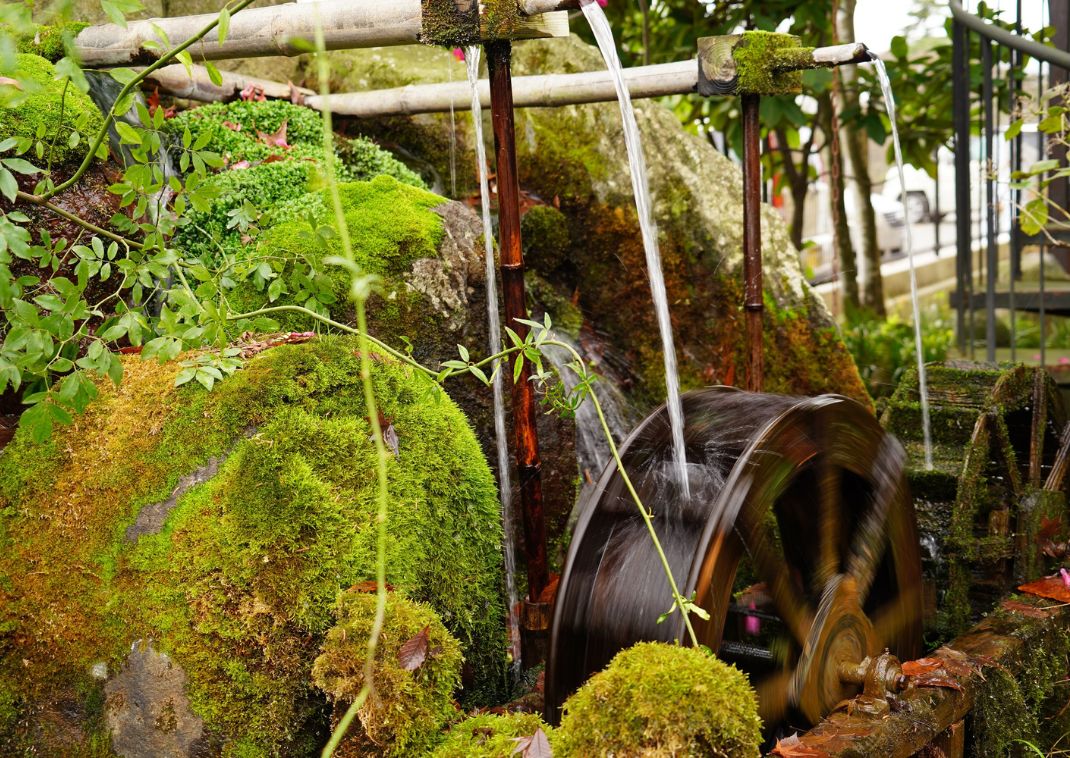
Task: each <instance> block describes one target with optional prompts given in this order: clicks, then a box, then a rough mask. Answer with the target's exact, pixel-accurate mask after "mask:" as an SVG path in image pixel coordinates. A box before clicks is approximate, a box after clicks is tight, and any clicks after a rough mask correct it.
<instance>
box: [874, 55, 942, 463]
mask: <svg viewBox="0 0 1070 758" xmlns="http://www.w3.org/2000/svg"><path fill="white" fill-rule="evenodd" d="M870 59H871V60H872V61H873V65H874V66H875V67H876V68H877V77H878V78H879V79H880V83H881V93H882V94H883V95H884V103H885V107H887V109H888V120H889V121H891V123H892V145H893V146H894V148H895V165H896V168H897V169H898V171H899V192H900V194H901V195H902V196H903V197H906V186H907V183H906V179H905V177H904V176H903V151H902V148H901V147H900V146H899V129H898V128H897V127H896V125H895V97H894V96H893V95H892V83H891V81H890V80H889V79H888V71H887V69H885V67H884V61H882V60H881V59H880V58H878V57H877V56H876V55H875V54H874V53H870ZM903 221H904V226H903V228H904V234H905V235H906V247H907V261H908V263H909V264H910V306H911V309H912V315H913V317H914V351H915V352H916V353H917V356H918V394H919V396H920V401H921V427H922V434H923V436H924V440H925V468H926V469H930V470H931V469H932V467H933V440H932V428H931V426H930V422H929V384H928V380H927V378H926V374H925V355H924V353H923V352H922V341H921V307H920V306H919V305H918V277H917V273H916V271H915V269H914V239H913V237H912V236H911V232H910V214H909V213H904V214H903Z"/></svg>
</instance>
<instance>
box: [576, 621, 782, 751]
mask: <svg viewBox="0 0 1070 758" xmlns="http://www.w3.org/2000/svg"><path fill="white" fill-rule="evenodd" d="M761 729H762V724H761V720H760V719H759V718H758V703H757V698H756V696H755V694H754V691H753V690H752V689H751V688H750V685H749V684H748V683H747V678H746V676H745V675H744V674H742V673H741V672H740V671H739V670H737V669H736V668H735V667H733V666H729V665H727V664H725V663H723V662H721V661H719V660H717V659H716V658H714V657H713V656H710V655H707V654H705V653H704V652H702V651H701V650H697V649H695V648H688V647H680V646H676V645H666V644H662V643H657V642H643V643H640V644H638V645H635V646H633V647H631V648H628V649H627V650H624V651H623V652H621V653H618V654H617V656H616V657H615V658H614V659H613V660H612V661H611V662H610V664H609V666H608V667H606V669H605V670H604V671H602V672H600V673H598V674H595V675H594V676H593V677H591V679H590V680H589V681H588V682H587V683H586V684H584V685H583V686H582V687H580V689H579V690H578V691H577V692H576V693H575V694H574V695H573V696H572V697H570V698H569V699H568V700H567V701H566V702H565V708H564V717H563V718H562V720H561V726H560V727H559V728H558V730H557V741H556V744H555V747H556V748H557V751H558V752H559V753H560V754H561V755H564V756H584V755H605V754H609V753H613V754H615V755H621V756H650V757H651V758H653V757H654V756H671V755H695V756H700V755H707V756H722V757H723V758H736V757H737V756H739V757H742V756H746V757H747V758H751V757H752V756H757V755H758V746H759V745H760V744H761Z"/></svg>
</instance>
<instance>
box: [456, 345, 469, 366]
mask: <svg viewBox="0 0 1070 758" xmlns="http://www.w3.org/2000/svg"><path fill="white" fill-rule="evenodd" d="M457 352H458V353H460V355H461V360H462V361H464V362H465V363H467V362H468V361H469V360H470V358H469V356H468V348H466V347H465V346H464V345H458V346H457Z"/></svg>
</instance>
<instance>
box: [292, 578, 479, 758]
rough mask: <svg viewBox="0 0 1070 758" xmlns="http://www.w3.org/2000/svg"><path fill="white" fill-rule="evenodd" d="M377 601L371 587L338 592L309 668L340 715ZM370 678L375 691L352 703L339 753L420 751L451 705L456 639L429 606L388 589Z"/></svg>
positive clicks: (358, 673) (356, 679)
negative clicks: (359, 702)
mask: <svg viewBox="0 0 1070 758" xmlns="http://www.w3.org/2000/svg"><path fill="white" fill-rule="evenodd" d="M376 603H377V597H376V595H375V593H374V592H362V591H350V592H346V593H343V594H341V595H339V598H338V605H337V608H336V609H335V619H336V623H335V625H334V626H333V627H332V628H331V630H330V631H329V632H328V633H327V638H326V639H325V640H324V641H323V647H322V650H323V652H322V653H321V654H320V656H319V657H318V658H317V659H316V663H315V665H314V666H313V669H312V676H313V679H314V680H315V682H316V686H317V687H319V688H320V689H321V690H323V691H324V692H326V693H328V695H329V696H330V698H331V700H332V701H333V702H334V703H335V715H336V716H337V717H338V718H341V716H342V714H343V713H345V711H346V709H347V708H348V707H349V705H350V703H352V702H353V701H354V700H355V699H356V697H357V695H358V694H359V693H360V691H361V689H362V688H363V687H364V685H365V680H364V664H365V658H366V656H367V649H366V645H367V640H368V638H369V637H370V636H371V630H372V624H373V622H374V619H375V611H376ZM372 681H373V682H374V687H375V694H374V696H371V697H368V698H366V699H365V701H364V704H363V705H362V706H361V707H360V708H359V709H358V711H357V717H358V719H359V725H358V723H357V722H354V728H353V729H352V730H351V732H350V733H349V734H347V736H346V738H345V741H344V742H343V743H342V745H341V746H340V752H339V753H338V755H339V756H343V755H354V756H356V755H388V756H408V755H423V754H425V753H426V752H427V751H428V750H429V749H430V748H431V747H433V746H434V744H435V743H437V742H438V741H439V740H440V739H441V737H442V735H441V731H442V729H443V728H444V727H445V725H446V723H447V722H448V721H449V720H450V719H451V718H453V717H454V716H455V715H456V713H457V708H456V706H455V705H454V700H453V695H454V691H455V690H456V689H457V688H458V687H459V686H460V683H461V649H460V645H459V644H458V643H457V640H455V639H454V638H453V637H452V636H451V635H450V633H449V632H448V631H447V630H446V628H445V627H444V626H443V625H442V622H441V621H440V620H439V618H438V616H437V615H436V614H435V612H434V611H433V610H432V609H431V608H430V606H427V605H425V604H422V603H417V602H414V601H412V600H408V599H406V598H404V597H400V596H397V595H395V594H394V593H389V594H388V595H387V603H386V612H385V615H384V619H383V628H382V632H381V634H380V636H379V641H378V645H377V646H376V649H375V664H374V668H373V670H372Z"/></svg>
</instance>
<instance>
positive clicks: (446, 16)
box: [420, 0, 481, 47]
mask: <svg viewBox="0 0 1070 758" xmlns="http://www.w3.org/2000/svg"><path fill="white" fill-rule="evenodd" d="M421 5H422V16H421V19H422V20H421V24H422V25H421V28H420V41H421V42H423V43H424V44H425V45H437V46H439V47H465V46H467V45H475V44H478V43H479V42H480V41H481V38H480V33H479V3H470V7H469V8H468V10H466V11H463V12H462V11H461V10H460V9H459V8H458V4H457V3H456V2H455V1H454V0H422V2H421Z"/></svg>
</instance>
